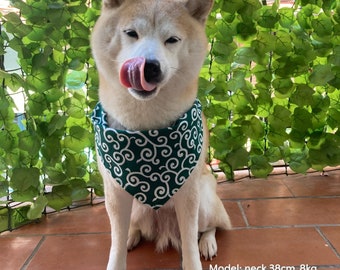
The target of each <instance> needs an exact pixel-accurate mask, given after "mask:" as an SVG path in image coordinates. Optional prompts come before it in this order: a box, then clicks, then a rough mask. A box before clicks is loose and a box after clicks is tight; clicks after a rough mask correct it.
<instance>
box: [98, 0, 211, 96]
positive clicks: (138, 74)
mask: <svg viewBox="0 0 340 270" xmlns="http://www.w3.org/2000/svg"><path fill="white" fill-rule="evenodd" d="M211 6H212V1H210V0H172V1H167V0H139V1H136V0H125V1H123V0H121V1H119V0H104V2H103V9H102V14H101V16H100V18H99V20H98V22H97V24H96V27H95V29H94V32H93V35H92V49H93V54H94V57H95V60H96V63H97V66H98V70H99V73H100V80H101V83H102V84H106V85H110V87H111V88H112V89H116V90H119V91H124V92H128V93H129V94H130V95H131V96H132V97H133V98H135V99H137V100H151V99H153V98H154V97H156V96H157V95H159V94H160V93H161V92H166V91H171V90H170V89H171V88H173V87H177V88H179V89H187V88H190V87H188V86H189V85H192V84H193V81H195V80H197V77H198V73H199V70H200V68H201V65H202V62H203V60H204V57H205V54H206V48H207V43H206V37H205V31H204V24H205V20H206V16H207V15H208V12H209V11H210V8H211ZM191 88H192V87H191Z"/></svg>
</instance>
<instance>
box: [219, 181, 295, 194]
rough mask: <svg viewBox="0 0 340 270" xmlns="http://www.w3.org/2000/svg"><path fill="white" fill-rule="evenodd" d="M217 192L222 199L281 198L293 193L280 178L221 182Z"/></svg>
mask: <svg viewBox="0 0 340 270" xmlns="http://www.w3.org/2000/svg"><path fill="white" fill-rule="evenodd" d="M283 177H285V176H283ZM217 194H218V195H219V196H220V198H221V199H228V200H230V199H250V198H278V197H279V198H280V197H291V196H292V194H291V192H290V191H289V190H288V188H287V187H286V186H285V185H284V184H283V183H282V182H281V181H280V180H266V179H259V180H258V179H256V180H243V181H239V182H235V183H229V182H226V183H220V184H218V185H217Z"/></svg>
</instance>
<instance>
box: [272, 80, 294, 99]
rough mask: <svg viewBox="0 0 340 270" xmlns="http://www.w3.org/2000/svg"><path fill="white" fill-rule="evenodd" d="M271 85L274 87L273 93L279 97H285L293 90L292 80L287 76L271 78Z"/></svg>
mask: <svg viewBox="0 0 340 270" xmlns="http://www.w3.org/2000/svg"><path fill="white" fill-rule="evenodd" d="M272 85H273V87H274V89H275V95H276V96H277V97H279V98H287V97H289V96H290V94H291V92H292V91H293V86H294V84H293V82H292V80H291V79H288V78H276V79H274V80H273V82H272Z"/></svg>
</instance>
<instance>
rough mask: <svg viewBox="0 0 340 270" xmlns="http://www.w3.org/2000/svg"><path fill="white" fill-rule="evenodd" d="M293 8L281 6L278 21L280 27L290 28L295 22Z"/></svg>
mask: <svg viewBox="0 0 340 270" xmlns="http://www.w3.org/2000/svg"><path fill="white" fill-rule="evenodd" d="M294 12H295V10H294V9H293V8H288V7H283V8H280V9H279V23H280V25H281V26H282V27H284V28H288V29H291V28H292V27H293V25H294V23H295V14H294Z"/></svg>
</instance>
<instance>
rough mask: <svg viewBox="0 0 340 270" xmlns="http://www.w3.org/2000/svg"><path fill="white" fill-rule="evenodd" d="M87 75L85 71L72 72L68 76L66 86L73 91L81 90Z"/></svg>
mask: <svg viewBox="0 0 340 270" xmlns="http://www.w3.org/2000/svg"><path fill="white" fill-rule="evenodd" d="M85 81H86V73H85V72H84V71H75V70H74V71H72V72H71V73H69V74H67V76H66V86H67V87H68V88H69V89H72V90H78V89H81V88H82V87H83V86H84V85H85Z"/></svg>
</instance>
